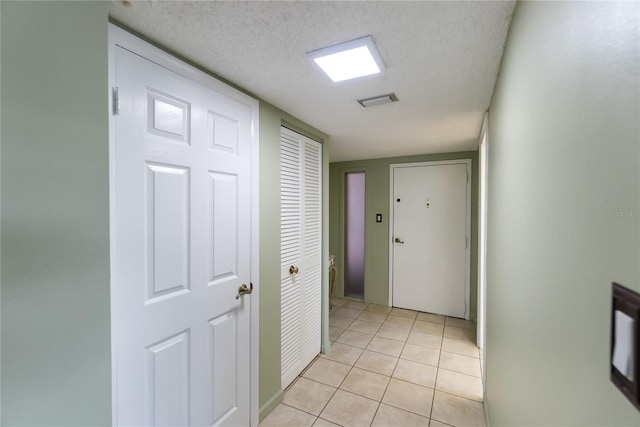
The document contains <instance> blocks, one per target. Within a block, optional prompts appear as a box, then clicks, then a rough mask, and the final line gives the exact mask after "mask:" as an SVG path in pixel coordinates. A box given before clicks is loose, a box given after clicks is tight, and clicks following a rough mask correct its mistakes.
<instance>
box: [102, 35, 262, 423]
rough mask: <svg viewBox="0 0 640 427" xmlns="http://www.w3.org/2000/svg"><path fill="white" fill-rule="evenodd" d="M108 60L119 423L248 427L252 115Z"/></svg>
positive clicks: (216, 96) (118, 56) (186, 85)
mask: <svg viewBox="0 0 640 427" xmlns="http://www.w3.org/2000/svg"><path fill="white" fill-rule="evenodd" d="M113 55H114V57H113V58H112V61H114V62H115V85H116V86H117V87H118V101H117V102H116V103H117V104H119V114H118V115H116V116H115V117H114V120H113V122H112V123H113V125H112V126H113V128H112V129H114V131H115V145H114V146H113V149H112V157H111V159H112V174H113V181H112V183H113V185H114V188H113V191H112V211H113V212H114V220H113V223H112V225H113V228H114V230H112V233H113V234H112V235H113V241H112V244H113V245H115V249H114V250H113V252H112V253H113V260H112V262H113V269H112V271H113V278H112V280H113V284H112V291H113V310H112V316H113V318H112V322H113V330H114V335H113V336H114V342H113V345H114V355H115V363H114V370H115V373H114V381H115V384H114V388H115V390H114V396H115V402H114V405H115V409H114V413H115V419H114V422H115V423H116V424H117V425H136V426H142V425H167V426H168V425H174V426H178V425H180V426H187V425H209V426H211V425H233V426H249V425H251V419H250V405H251V399H250V353H251V349H250V320H251V319H250V308H251V296H250V295H244V296H240V297H239V298H236V295H237V294H238V289H239V287H240V286H241V285H242V284H246V285H247V286H248V287H251V285H250V281H251V228H252V227H251V211H252V206H251V200H252V195H251V191H252V189H251V185H252V184H251V183H252V177H251V173H252V171H251V161H252V120H253V119H252V108H254V107H255V105H253V106H252V104H251V103H245V102H244V101H242V102H241V101H240V100H238V99H240V98H238V99H235V98H232V97H229V96H226V95H223V94H222V93H220V92H218V91H216V90H214V89H212V87H211V86H207V85H204V84H201V83H199V82H196V81H194V80H192V79H189V78H187V77H184V76H183V75H181V74H178V73H176V72H174V71H170V70H169V69H167V68H164V67H162V66H159V65H157V64H156V63H154V62H152V61H150V60H147V59H145V58H144V57H142V56H140V55H138V54H135V53H132V52H131V51H129V50H126V49H124V48H122V47H119V46H116V47H115V51H114V54H113Z"/></svg>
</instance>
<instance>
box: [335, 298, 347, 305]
mask: <svg viewBox="0 0 640 427" xmlns="http://www.w3.org/2000/svg"><path fill="white" fill-rule="evenodd" d="M346 302H347V300H346V299H343V298H331V304H332V305H335V306H336V307H341V306H343V305H344V304H345V303H346Z"/></svg>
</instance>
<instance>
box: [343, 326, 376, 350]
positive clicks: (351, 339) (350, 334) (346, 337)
mask: <svg viewBox="0 0 640 427" xmlns="http://www.w3.org/2000/svg"><path fill="white" fill-rule="evenodd" d="M371 338H373V335H372V334H361V333H360V332H354V331H351V330H347V331H345V332H344V333H343V334H342V335H340V338H338V339H337V340H336V342H339V343H340V344H346V345H350V346H352V347H358V348H366V347H367V345H369V342H370V341H371Z"/></svg>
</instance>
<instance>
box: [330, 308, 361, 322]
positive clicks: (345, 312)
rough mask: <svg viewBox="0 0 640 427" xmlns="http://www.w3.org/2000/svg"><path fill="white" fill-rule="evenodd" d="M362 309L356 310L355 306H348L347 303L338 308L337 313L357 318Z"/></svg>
mask: <svg viewBox="0 0 640 427" xmlns="http://www.w3.org/2000/svg"><path fill="white" fill-rule="evenodd" d="M360 313H362V310H356V309H355V308H350V307H347V306H346V304H345V305H343V306H342V307H340V308H339V309H337V310H336V312H335V314H337V315H339V316H342V317H348V318H349V319H357V318H358V316H360Z"/></svg>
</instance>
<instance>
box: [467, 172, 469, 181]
mask: <svg viewBox="0 0 640 427" xmlns="http://www.w3.org/2000/svg"><path fill="white" fill-rule="evenodd" d="M467 182H469V171H467Z"/></svg>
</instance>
